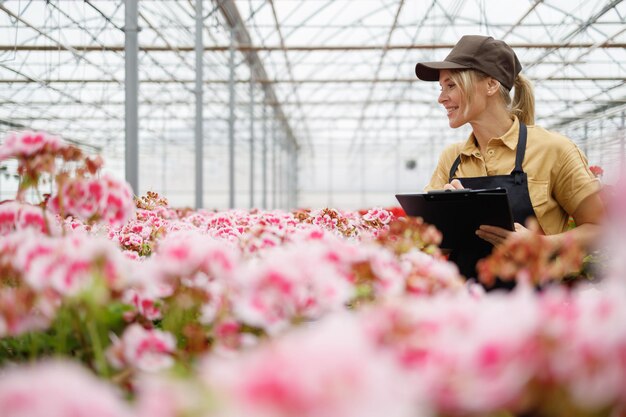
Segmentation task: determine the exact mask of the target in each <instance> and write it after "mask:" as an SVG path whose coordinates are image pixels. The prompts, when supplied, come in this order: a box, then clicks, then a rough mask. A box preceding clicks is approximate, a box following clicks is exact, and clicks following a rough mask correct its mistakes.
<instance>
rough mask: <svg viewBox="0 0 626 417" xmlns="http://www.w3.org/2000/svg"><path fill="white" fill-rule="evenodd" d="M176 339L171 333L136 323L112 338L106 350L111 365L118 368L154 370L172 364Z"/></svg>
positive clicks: (165, 367)
mask: <svg viewBox="0 0 626 417" xmlns="http://www.w3.org/2000/svg"><path fill="white" fill-rule="evenodd" d="M175 350H176V339H175V338H174V336H173V335H172V334H171V333H167V332H164V331H161V330H158V329H145V328H143V327H142V326H141V325H139V324H137V323H133V324H131V325H130V326H128V327H127V328H126V330H125V331H124V334H123V335H122V337H121V338H120V339H118V338H114V339H113V344H112V345H111V346H110V347H109V349H108V350H107V358H108V360H109V362H110V363H111V365H113V366H114V367H116V368H118V369H122V368H134V369H137V370H140V371H144V372H156V371H160V370H163V369H167V368H169V367H171V366H172V365H173V364H174V357H173V354H174V352H175Z"/></svg>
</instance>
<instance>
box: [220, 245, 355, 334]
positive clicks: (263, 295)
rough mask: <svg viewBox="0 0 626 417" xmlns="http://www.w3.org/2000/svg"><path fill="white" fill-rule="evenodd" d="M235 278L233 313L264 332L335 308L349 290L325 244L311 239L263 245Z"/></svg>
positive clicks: (351, 291) (341, 302) (274, 331)
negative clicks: (283, 245) (285, 244)
mask: <svg viewBox="0 0 626 417" xmlns="http://www.w3.org/2000/svg"><path fill="white" fill-rule="evenodd" d="M235 281H236V285H237V286H236V288H235V291H234V292H233V296H232V300H233V308H234V313H235V316H236V317H238V318H239V319H240V320H242V321H243V322H245V323H247V324H249V325H252V326H258V327H261V328H264V329H265V330H266V331H268V332H269V333H276V332H278V331H280V330H282V329H284V328H285V327H286V326H288V325H289V324H290V323H291V322H292V321H293V320H312V319H317V318H320V317H321V316H322V314H324V313H327V312H330V311H336V310H338V309H340V308H342V307H343V306H344V305H345V304H346V303H347V301H348V300H349V299H350V298H351V297H352V296H353V294H354V290H353V288H352V286H351V285H350V283H349V282H348V280H347V279H346V276H345V275H344V274H343V273H342V272H341V271H340V269H339V268H337V267H336V265H334V264H333V263H332V260H330V259H328V258H327V257H326V248H325V247H324V246H322V245H320V244H314V243H308V244H306V245H293V246H290V247H286V248H279V249H274V250H272V251H269V250H268V251H267V252H266V254H265V256H264V258H263V259H261V260H259V259H253V260H251V261H250V262H248V263H247V264H246V265H245V267H243V268H241V269H240V270H239V272H238V273H237V275H236V279H235Z"/></svg>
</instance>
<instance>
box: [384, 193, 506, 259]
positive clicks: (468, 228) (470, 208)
mask: <svg viewBox="0 0 626 417" xmlns="http://www.w3.org/2000/svg"><path fill="white" fill-rule="evenodd" d="M396 199H397V200H398V202H399V203H400V205H401V206H402V208H403V209H404V212H405V213H406V214H407V215H408V216H412V217H421V218H422V219H424V222H426V223H429V224H432V225H434V226H435V227H436V228H437V229H439V231H440V232H441V233H442V234H443V240H442V242H441V245H440V247H441V248H443V249H460V248H474V249H478V248H484V247H489V248H490V247H491V246H492V245H491V244H490V243H488V242H487V241H485V240H483V239H481V238H479V237H478V236H476V233H475V232H476V230H478V228H479V227H480V225H483V224H484V225H491V226H499V227H502V228H504V229H507V230H515V229H514V227H513V214H512V212H511V205H510V203H509V197H508V195H507V191H506V189H505V188H499V187H498V188H490V189H481V190H471V189H462V190H437V191H430V192H428V193H416V194H396Z"/></svg>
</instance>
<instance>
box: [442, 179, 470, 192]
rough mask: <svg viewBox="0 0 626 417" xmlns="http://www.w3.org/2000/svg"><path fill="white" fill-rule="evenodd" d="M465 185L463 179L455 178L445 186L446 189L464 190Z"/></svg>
mask: <svg viewBox="0 0 626 417" xmlns="http://www.w3.org/2000/svg"><path fill="white" fill-rule="evenodd" d="M464 188H465V187H463V184H461V181H459V180H457V179H453V180H452V181H450V183H449V184H446V185H444V186H443V189H444V190H462V189H464Z"/></svg>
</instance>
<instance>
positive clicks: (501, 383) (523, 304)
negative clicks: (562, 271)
mask: <svg viewBox="0 0 626 417" xmlns="http://www.w3.org/2000/svg"><path fill="white" fill-rule="evenodd" d="M541 319H542V317H541V316H540V315H539V314H538V309H537V304H536V298H535V297H534V294H533V293H532V292H531V291H528V290H518V291H517V292H516V293H514V294H513V295H508V294H493V295H490V296H489V297H485V298H482V299H480V300H476V299H475V298H473V297H470V296H468V295H464V294H462V293H460V294H458V295H455V296H451V295H445V296H444V295H440V296H434V297H431V298H424V299H422V300H421V301H420V302H419V303H415V302H405V303H397V304H391V305H389V306H387V307H384V306H383V307H382V308H378V309H373V310H372V311H370V312H368V313H367V314H365V315H364V316H363V324H364V326H365V328H367V329H369V330H368V333H370V334H371V335H372V341H373V342H374V343H379V344H380V345H381V346H386V347H387V348H391V350H392V351H394V352H395V354H396V355H397V360H398V361H399V363H401V364H403V366H404V367H406V369H407V370H410V371H411V370H412V371H411V372H415V376H416V378H418V379H419V380H420V381H421V382H422V386H423V387H427V388H426V398H428V400H429V401H430V402H432V406H433V408H434V409H436V410H438V411H439V412H440V413H442V414H453V415H454V414H456V413H467V414H470V415H484V414H489V413H491V412H495V411H497V410H502V409H511V410H519V409H520V408H521V407H523V405H524V400H525V395H526V393H527V391H526V389H527V386H528V384H529V383H530V381H531V380H532V379H533V377H535V376H536V375H537V373H538V370H539V369H540V366H541V365H542V358H541V356H540V355H539V350H538V330H539V329H540V327H541V325H542V322H541Z"/></svg>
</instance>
